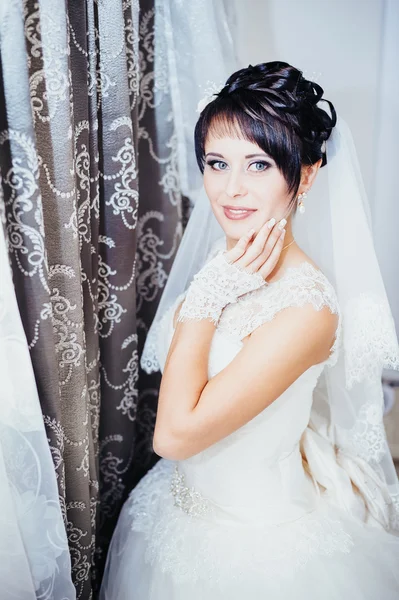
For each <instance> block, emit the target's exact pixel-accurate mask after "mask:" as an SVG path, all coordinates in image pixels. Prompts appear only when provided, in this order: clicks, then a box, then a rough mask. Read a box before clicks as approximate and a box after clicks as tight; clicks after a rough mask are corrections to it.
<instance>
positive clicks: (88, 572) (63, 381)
mask: <svg viewBox="0 0 399 600" xmlns="http://www.w3.org/2000/svg"><path fill="white" fill-rule="evenodd" d="M0 34H1V81H0V94H1V96H0V101H1V105H2V106H1V108H2V110H1V111H0V175H1V182H2V191H3V196H4V198H3V200H2V201H1V202H2V204H1V207H0V211H1V213H2V215H3V219H4V228H5V232H6V238H7V243H8V250H9V259H10V263H11V267H12V271H13V281H14V287H15V291H16V295H17V300H18V306H19V310H20V314H21V318H22V322H23V326H24V330H25V335H26V338H27V341H28V346H29V350H30V356H31V360H32V365H33V369H34V374H35V379H36V385H37V389H38V393H39V399H40V403H41V408H42V413H43V419H44V423H45V427H46V432H47V437H48V441H49V446H50V449H51V454H52V458H53V462H54V467H55V471H56V475H57V482H58V489H59V498H60V503H61V509H62V513H63V515H64V520H65V526H66V530H67V535H68V542H69V548H70V555H71V563H72V575H73V580H74V584H75V587H76V592H77V598H84V599H86V598H91V597H93V590H94V592H95V590H96V589H98V584H99V581H100V578H101V570H102V566H103V563H104V560H105V555H106V550H107V546H108V543H109V540H110V536H111V534H112V530H113V527H114V525H115V523H116V519H117V516H118V514H119V510H120V507H121V505H122V503H123V501H124V499H125V497H126V495H127V493H128V492H129V490H130V489H131V488H132V487H133V486H134V484H135V483H136V482H137V481H138V480H139V479H140V477H141V476H142V475H143V474H144V472H145V471H146V470H147V469H148V467H149V466H150V465H151V464H152V463H153V462H155V460H156V459H157V457H156V455H154V454H153V451H152V446H151V440H152V430H153V425H154V419H155V409H156V400H157V389H158V384H159V380H158V377H157V376H154V377H153V378H149V377H147V378H146V379H143V377H142V374H139V366H138V356H139V349H140V344H142V343H143V340H144V337H145V334H146V331H147V329H148V326H149V324H150V322H151V319H152V317H153V314H154V313H155V309H156V306H157V302H158V300H159V297H160V294H161V292H162V288H163V286H164V284H165V281H166V279H167V274H168V271H169V269H170V266H171V264H172V262H173V258H174V255H175V252H176V249H177V246H178V243H179V240H180V238H181V233H182V212H183V208H182V207H183V203H182V197H181V194H180V191H179V189H180V186H179V181H178V172H177V166H176V165H177V160H176V136H175V131H174V124H173V119H171V110H170V92H169V87H168V86H169V83H168V80H167V78H165V80H163V81H162V80H159V79H158V80H157V81H156V82H155V81H154V6H153V1H152V0H145V1H141V2H140V5H139V3H138V1H137V0H136V1H134V0H133V1H130V0H124V1H120V0H107V1H106V2H105V1H103V0H86V1H85V2H79V3H73V2H67V3H54V2H53V1H52V0H39V1H33V0H29V1H28V0H25V1H24V2H22V1H21V2H19V1H17V0H13V2H9V3H7V6H6V7H4V6H3V8H1V10H0ZM155 88H156V90H155ZM154 91H156V92H157V93H156V95H154ZM155 98H156V99H155ZM155 102H158V109H160V108H161V111H163V112H164V114H165V126H164V127H163V128H162V131H163V133H162V135H158V134H157V135H156V127H157V123H156V121H155V117H154V107H155ZM159 103H162V106H161V107H160V105H159ZM139 375H140V377H139ZM139 382H140V384H139Z"/></svg>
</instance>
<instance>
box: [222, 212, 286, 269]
mask: <svg viewBox="0 0 399 600" xmlns="http://www.w3.org/2000/svg"><path fill="white" fill-rule="evenodd" d="M286 222H287V221H286V220H285V219H282V220H281V221H280V222H279V223H276V221H275V219H270V221H267V222H266V223H265V224H264V225H263V226H262V227H261V228H260V230H259V232H258V233H257V234H256V235H255V237H253V236H254V233H255V231H254V230H253V229H252V230H250V231H249V232H248V233H247V234H246V235H244V236H243V237H242V238H240V239H239V240H238V242H237V243H236V245H235V246H234V248H232V249H231V250H228V251H227V252H225V254H224V257H225V259H226V260H227V262H229V263H230V264H234V265H235V266H237V267H239V268H241V269H244V270H245V271H247V272H248V273H259V274H260V275H262V277H263V278H264V279H266V277H268V276H269V275H270V273H271V272H272V271H273V269H274V268H275V266H276V264H277V261H278V259H279V257H280V254H281V250H282V249H283V244H284V237H285V229H284V225H285V224H286Z"/></svg>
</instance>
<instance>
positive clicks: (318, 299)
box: [219, 255, 340, 339]
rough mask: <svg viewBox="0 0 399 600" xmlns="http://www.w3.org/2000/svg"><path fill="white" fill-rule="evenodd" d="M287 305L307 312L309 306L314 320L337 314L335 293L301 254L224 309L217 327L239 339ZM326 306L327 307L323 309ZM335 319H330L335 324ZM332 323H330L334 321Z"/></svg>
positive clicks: (286, 307) (316, 267) (310, 262)
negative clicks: (265, 283) (298, 258)
mask: <svg viewBox="0 0 399 600" xmlns="http://www.w3.org/2000/svg"><path fill="white" fill-rule="evenodd" d="M290 307H296V308H298V307H302V308H303V310H305V311H306V312H307V313H308V312H309V311H310V312H311V310H313V309H315V311H317V313H323V315H322V314H315V322H317V323H319V320H320V319H326V320H327V321H329V320H330V318H329V314H330V315H339V312H340V311H339V304H338V299H337V295H336V292H335V289H334V286H333V285H332V283H331V281H330V280H329V278H328V277H327V275H326V274H325V273H323V272H322V271H321V269H320V268H319V267H318V265H317V264H316V263H314V261H312V260H310V259H308V258H307V257H306V255H305V256H303V257H301V260H298V261H297V262H293V263H291V264H289V265H286V266H285V268H284V269H282V270H281V271H280V273H279V276H278V277H276V278H272V279H271V280H270V281H269V280H268V281H267V285H265V286H263V287H261V288H258V289H256V290H254V291H252V292H249V293H247V294H245V295H243V296H242V297H241V298H240V299H239V301H238V302H236V303H235V304H231V305H229V306H227V307H226V308H225V310H224V311H223V314H222V317H221V319H220V322H219V328H220V329H221V330H225V331H230V333H234V334H235V335H239V337H240V338H241V339H243V338H244V337H246V336H247V335H249V334H250V333H252V331H254V330H255V329H256V328H257V327H259V326H260V325H262V324H263V323H266V322H268V321H271V320H272V319H274V317H275V316H277V314H279V313H280V312H281V311H283V310H284V309H288V308H290ZM323 308H326V309H328V310H324V311H323ZM336 320H337V319H333V321H334V323H335V324H336ZM334 323H333V324H334Z"/></svg>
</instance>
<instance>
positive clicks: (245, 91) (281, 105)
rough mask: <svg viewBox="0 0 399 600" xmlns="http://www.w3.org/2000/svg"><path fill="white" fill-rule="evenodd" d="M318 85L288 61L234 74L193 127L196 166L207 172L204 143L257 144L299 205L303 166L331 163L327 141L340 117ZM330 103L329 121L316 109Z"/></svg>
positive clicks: (259, 66)
mask: <svg viewBox="0 0 399 600" xmlns="http://www.w3.org/2000/svg"><path fill="white" fill-rule="evenodd" d="M323 93H324V90H323V89H322V87H320V85H318V84H317V83H315V82H313V81H309V80H307V79H305V78H304V77H303V74H302V71H300V70H299V69H296V68H295V67H293V66H291V65H289V64H288V63H286V62H281V61H272V62H267V63H261V64H258V65H255V66H252V65H249V66H248V67H247V68H245V69H240V70H239V71H236V72H235V73H233V74H232V75H231V76H230V77H229V78H228V79H227V81H226V83H225V85H224V87H223V88H222V89H221V90H220V91H219V93H217V94H215V99H214V100H212V101H211V102H209V103H208V104H207V106H205V108H204V109H203V111H202V112H201V114H200V117H199V119H198V121H197V124H196V126H195V133H194V142H195V153H196V157H197V162H198V166H199V168H200V170H201V172H202V173H203V172H204V168H205V140H206V136H207V134H208V133H210V132H212V134H214V135H216V136H219V137H221V136H223V135H227V136H233V137H242V138H244V139H246V140H248V141H250V142H253V143H255V144H257V145H258V146H259V147H260V148H262V150H263V151H264V152H266V153H267V154H268V155H269V156H271V157H272V158H273V159H274V161H275V162H276V165H277V168H278V169H279V170H280V172H281V173H282V175H283V176H284V178H285V180H286V182H287V187H288V193H289V194H291V195H292V197H291V201H290V202H291V203H293V202H295V199H296V195H297V192H298V188H299V184H300V180H301V166H302V165H311V164H314V163H315V162H317V161H318V160H319V159H320V158H321V159H322V164H321V166H322V167H323V166H324V165H325V164H326V163H327V157H326V152H325V143H324V142H325V141H326V140H327V139H328V138H329V137H330V135H331V131H332V129H333V127H334V126H335V124H336V121H337V116H336V112H335V109H334V106H333V105H332V103H331V102H330V101H329V100H326V99H324V98H323V99H322V96H323ZM321 100H322V101H323V102H326V103H328V105H329V107H330V111H331V116H330V115H329V114H328V113H327V112H326V111H325V110H323V109H322V108H321V107H320V106H317V104H318V102H320V101H321Z"/></svg>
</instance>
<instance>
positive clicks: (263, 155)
mask: <svg viewBox="0 0 399 600" xmlns="http://www.w3.org/2000/svg"><path fill="white" fill-rule="evenodd" d="M209 155H212V156H217V157H218V158H224V156H223V154H218V152H208V154H206V155H205V158H206V157H207V156H209ZM256 156H262V157H263V158H265V157H266V158H271V157H270V156H269V155H268V154H266V153H259V154H247V155H246V156H245V158H255V157H256Z"/></svg>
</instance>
